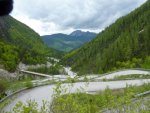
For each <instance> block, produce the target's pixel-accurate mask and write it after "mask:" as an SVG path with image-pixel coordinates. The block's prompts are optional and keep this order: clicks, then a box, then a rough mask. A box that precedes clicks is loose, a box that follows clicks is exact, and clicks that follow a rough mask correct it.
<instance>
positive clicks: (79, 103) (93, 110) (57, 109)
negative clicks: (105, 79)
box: [52, 84, 150, 113]
mask: <svg viewBox="0 0 150 113" xmlns="http://www.w3.org/2000/svg"><path fill="white" fill-rule="evenodd" d="M147 90H150V84H144V85H142V86H138V87H137V86H129V87H127V88H125V89H120V90H110V89H106V90H105V91H103V92H99V93H98V94H95V95H91V94H86V93H77V94H67V95H63V96H60V97H58V96H57V98H55V100H54V101H53V106H52V109H53V111H54V113H61V112H62V111H63V112H64V113H101V112H102V111H103V110H105V109H108V108H115V109H116V108H118V106H121V105H132V104H131V103H132V99H133V98H134V95H136V94H138V93H142V92H145V91H147ZM149 104H150V103H149Z"/></svg>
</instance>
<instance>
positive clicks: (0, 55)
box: [0, 16, 57, 71]
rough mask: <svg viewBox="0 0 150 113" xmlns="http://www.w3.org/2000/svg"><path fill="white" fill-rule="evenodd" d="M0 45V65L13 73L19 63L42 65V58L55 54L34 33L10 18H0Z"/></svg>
mask: <svg viewBox="0 0 150 113" xmlns="http://www.w3.org/2000/svg"><path fill="white" fill-rule="evenodd" d="M0 45H1V46H0V64H1V65H4V68H6V69H7V70H9V71H14V70H15V68H16V66H17V64H18V63H19V62H20V61H22V62H24V63H26V64H35V63H42V62H44V60H45V59H44V56H46V55H50V56H55V55H56V54H57V52H56V51H55V50H53V49H48V47H47V46H46V45H44V43H43V42H42V40H41V38H40V36H39V35H38V34H37V33H36V32H35V31H33V30H32V29H31V28H29V27H28V26H26V25H25V24H23V23H21V22H19V21H17V20H16V19H14V18H12V17H11V16H6V17H1V18H0Z"/></svg>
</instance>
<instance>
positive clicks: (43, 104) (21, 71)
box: [0, 0, 150, 113]
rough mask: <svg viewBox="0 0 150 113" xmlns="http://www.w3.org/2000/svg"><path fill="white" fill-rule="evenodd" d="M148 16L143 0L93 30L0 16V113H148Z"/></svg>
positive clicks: (148, 3) (149, 11)
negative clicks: (42, 27) (51, 28)
mask: <svg viewBox="0 0 150 113" xmlns="http://www.w3.org/2000/svg"><path fill="white" fill-rule="evenodd" d="M149 20H150V1H149V0H147V1H146V2H145V3H144V4H143V5H141V6H140V7H139V8H136V9H135V10H134V11H132V12H131V13H129V14H127V15H125V16H123V17H121V18H119V19H117V20H116V21H115V22H114V23H112V24H111V25H109V26H108V27H106V28H105V29H104V30H103V31H102V32H100V33H99V34H96V33H94V32H89V31H87V32H84V31H82V30H75V31H73V32H71V33H70V34H69V35H67V34H63V33H58V34H52V35H44V36H40V35H39V34H38V33H36V32H35V31H34V30H32V29H31V28H30V27H28V26H27V25H25V24H23V23H21V22H20V21H18V20H16V19H14V18H13V17H12V16H4V17H0V113H62V112H64V113H112V112H114V113H149V112H150V106H149V105H150V32H149V31H150V24H149Z"/></svg>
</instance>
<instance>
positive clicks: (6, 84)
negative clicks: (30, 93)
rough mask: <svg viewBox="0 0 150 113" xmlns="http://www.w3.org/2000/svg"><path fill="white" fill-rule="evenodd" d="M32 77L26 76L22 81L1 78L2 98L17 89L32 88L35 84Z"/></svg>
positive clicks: (0, 95)
mask: <svg viewBox="0 0 150 113" xmlns="http://www.w3.org/2000/svg"><path fill="white" fill-rule="evenodd" d="M31 80H32V79H31V78H30V77H28V78H25V79H23V80H20V81H8V80H6V79H0V100H1V99H2V98H4V97H5V96H7V95H8V94H7V93H9V94H11V93H13V92H15V91H18V90H19V89H23V88H31V87H33V84H32V82H31Z"/></svg>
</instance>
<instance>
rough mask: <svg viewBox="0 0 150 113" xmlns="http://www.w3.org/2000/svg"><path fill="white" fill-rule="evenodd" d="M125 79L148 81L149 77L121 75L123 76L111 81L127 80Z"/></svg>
mask: <svg viewBox="0 0 150 113" xmlns="http://www.w3.org/2000/svg"><path fill="white" fill-rule="evenodd" d="M127 79H150V75H139V74H138V75H136V74H135V75H123V76H118V77H115V78H114V79H111V80H113V81H114V80H127Z"/></svg>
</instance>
